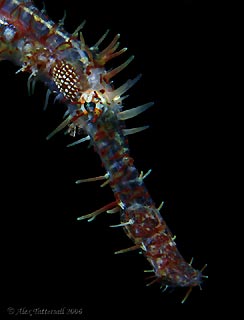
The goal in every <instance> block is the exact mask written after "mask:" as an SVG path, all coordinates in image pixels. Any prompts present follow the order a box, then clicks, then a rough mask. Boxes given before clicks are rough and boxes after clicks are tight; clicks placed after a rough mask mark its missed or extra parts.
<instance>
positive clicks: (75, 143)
mask: <svg viewBox="0 0 244 320" xmlns="http://www.w3.org/2000/svg"><path fill="white" fill-rule="evenodd" d="M89 140H91V138H90V137H89V136H86V137H84V138H81V139H79V140H77V141H75V142H72V143H70V144H67V146H66V147H68V148H69V147H73V146H75V145H77V144H79V143H82V142H85V141H89Z"/></svg>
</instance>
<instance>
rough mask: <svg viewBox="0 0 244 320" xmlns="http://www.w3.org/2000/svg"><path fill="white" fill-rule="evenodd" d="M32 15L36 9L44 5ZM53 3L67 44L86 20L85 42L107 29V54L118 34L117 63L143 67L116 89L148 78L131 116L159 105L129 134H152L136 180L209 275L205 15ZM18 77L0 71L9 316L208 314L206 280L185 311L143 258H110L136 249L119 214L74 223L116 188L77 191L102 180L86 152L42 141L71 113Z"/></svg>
mask: <svg viewBox="0 0 244 320" xmlns="http://www.w3.org/2000/svg"><path fill="white" fill-rule="evenodd" d="M54 2H55V4H54ZM36 3H37V4H38V6H39V8H40V6H41V2H40V1H39V2H36ZM45 3H46V9H47V12H48V15H49V16H50V18H52V19H53V20H54V21H58V20H59V19H61V18H62V16H63V12H64V10H66V13H67V18H66V22H65V27H66V29H67V31H69V32H72V31H74V29H75V28H76V27H77V26H78V25H79V24H80V23H81V21H82V20H83V19H86V20H87V24H86V26H85V28H84V32H83V34H84V37H85V39H86V42H87V44H88V45H90V46H91V45H93V44H94V43H95V42H96V41H97V40H98V39H99V37H100V36H101V35H102V34H103V33H104V32H105V30H106V29H108V28H109V29H110V30H111V31H110V33H109V36H108V38H107V42H106V41H105V42H106V44H108V43H109V41H111V39H112V37H113V36H114V34H116V33H120V34H121V47H122V46H126V47H128V52H126V53H125V54H124V57H121V58H118V59H117V61H118V63H119V62H121V61H123V59H125V58H127V57H129V55H130V54H134V55H135V60H134V61H133V62H132V63H131V64H130V66H129V67H127V68H126V70H124V71H123V72H122V73H121V74H120V75H118V76H117V77H116V78H115V79H114V84H115V86H119V85H120V84H122V83H123V82H124V81H126V80H127V79H128V78H133V77H135V76H136V75H137V74H138V73H142V75H143V77H142V79H141V80H140V82H139V83H137V84H136V85H135V86H134V87H133V88H132V89H131V90H130V92H129V93H130V97H129V98H128V99H127V100H125V105H126V107H128V108H129V107H134V106H137V105H139V104H142V103H146V102H149V101H155V105H154V107H152V108H151V109H150V110H148V111H147V112H146V113H144V114H142V115H140V116H139V117H137V119H133V120H130V121H128V122H127V123H128V127H134V126H140V125H146V124H149V125H150V129H148V130H147V131H145V132H142V133H138V134H137V135H134V136H131V137H130V139H129V142H130V148H131V155H132V157H133V158H134V159H135V165H136V166H137V168H138V170H143V171H144V172H146V171H147V170H149V169H150V168H151V169H152V173H151V174H150V176H149V177H148V178H147V179H146V185H147V187H148V189H149V192H150V194H151V196H152V197H153V199H154V201H155V202H156V203H157V204H158V205H159V204H160V202H161V201H162V200H164V201H165V205H164V208H163V209H162V211H161V213H162V215H163V217H164V219H165V220H166V222H167V224H168V225H169V227H170V229H171V230H172V232H173V233H175V234H176V235H177V238H176V243H177V245H178V248H179V250H180V252H181V253H182V255H183V256H184V257H185V259H186V260H188V261H190V260H191V258H192V257H194V262H193V266H195V267H196V268H197V269H201V268H202V267H203V265H204V264H205V263H208V239H209V230H208V229H209V218H210V211H211V207H210V205H209V199H210V197H211V194H209V191H208V190H209V189H208V186H209V184H210V182H209V174H208V170H209V165H210V162H211V155H210V153H209V152H208V146H207V141H206V135H207V133H208V125H207V121H206V118H207V116H206V113H205V112H206V111H205V110H206V109H205V108H206V101H205V94H206V92H207V91H208V84H207V82H206V74H205V73H206V71H205V70H206V62H205V55H206V48H205V43H206V38H205V37H206V35H205V30H206V28H207V25H208V21H207V17H206V16H205V15H204V10H205V8H204V7H202V8H201V7H199V6H198V7H197V6H196V5H195V4H194V3H193V2H192V1H182V2H177V3H176V2H168V1H166V2H163V3H162V4H160V3H157V2H156V1H150V2H147V3H145V4H143V3H142V2H138V4H132V2H131V3H130V4H128V3H125V2H123V1H121V2H118V1H114V2H113V3H112V4H111V3H109V2H104V3H102V2H100V3H98V4H97V3H91V2H86V3H82V2H81V1H79V2H78V1H76V0H69V1H65V0H64V1H45ZM117 61H116V60H114V61H113V62H112V63H111V65H116V62H117ZM16 70H17V68H16V67H15V66H14V65H12V64H11V63H9V62H1V65H0V72H1V77H0V82H1V119H2V121H1V123H2V126H1V131H2V132H1V208H2V209H1V220H2V223H1V228H2V230H1V231H2V232H1V234H2V241H1V247H2V259H1V264H2V270H3V271H2V285H1V290H2V291H3V294H2V296H4V300H5V301H2V302H3V307H2V311H3V313H5V314H6V313H7V311H6V310H7V308H8V307H13V308H15V309H16V310H17V309H18V308H21V307H22V308H23V307H26V308H27V309H33V308H48V309H49V310H50V309H58V308H61V307H66V308H77V309H80V308H82V309H83V316H82V317H83V319H100V318H107V319H109V318H111V319H112V318H113V319H116V318H117V317H118V316H119V315H121V316H123V317H124V318H127V319H139V318H143V319H144V318H145V319H147V318H150V319H154V317H157V318H164V319H165V316H169V315H170V316H171V317H172V316H173V315H174V313H175V312H176V310H179V309H184V310H186V315H187V316H190V315H191V312H189V310H192V309H190V307H191V308H192V307H193V306H197V307H198V308H199V309H198V310H201V312H204V311H205V312H206V310H207V308H206V307H207V306H208V294H207V292H208V291H207V289H208V288H207V287H208V280H207V281H206V280H205V281H204V282H203V284H202V290H199V288H195V289H194V290H193V292H192V293H191V295H190V296H189V298H188V300H187V301H186V303H185V305H183V306H182V305H181V303H180V301H181V300H182V298H183V297H184V295H185V293H186V289H181V288H179V289H178V288H176V289H175V290H173V291H172V292H170V291H166V292H165V293H161V292H160V289H159V287H158V286H157V285H153V286H151V287H146V286H145V284H146V283H147V280H146V277H147V276H148V275H149V274H145V273H144V272H143V270H144V269H148V268H149V269H150V266H149V265H148V264H147V262H146V261H145V259H144V258H143V257H142V256H140V255H139V254H138V253H137V252H133V253H128V254H124V255H114V254H113V252H114V251H116V250H120V249H122V248H126V247H129V246H130V245H131V242H130V240H129V239H127V237H126V236H125V234H124V233H123V230H122V229H119V228H118V229H113V228H109V225H111V224H117V223H119V217H118V216H117V215H116V214H115V215H107V214H104V215H101V216H99V217H98V218H97V219H96V220H94V221H93V222H91V223H88V222H86V221H80V222H79V221H77V220H76V218H77V217H78V216H80V215H83V214H87V213H89V212H91V211H93V210H96V209H98V208H99V207H101V206H103V205H105V204H107V203H109V202H111V201H113V195H112V192H111V190H110V189H109V187H105V188H100V187H99V183H92V184H83V185H79V186H77V185H75V183H74V181H75V180H76V179H79V178H87V177H91V176H96V175H102V174H104V171H103V168H102V167H101V164H100V160H99V158H98V156H97V155H96V154H95V153H94V152H93V150H92V148H90V149H88V148H87V145H88V144H86V143H84V145H79V146H76V147H74V148H66V145H67V143H70V142H71V141H72V140H71V138H69V137H66V136H63V133H59V134H58V135H56V136H55V137H54V138H53V139H51V140H50V141H46V140H45V137H46V136H47V135H48V134H49V133H50V131H52V130H53V129H54V128H55V127H56V126H57V125H58V124H59V123H60V122H61V121H62V115H63V112H64V110H65V108H64V106H62V105H61V104H58V103H56V104H53V102H52V99H50V103H49V107H48V109H47V111H46V112H43V104H44V100H45V87H44V86H43V84H41V83H37V85H36V89H35V93H34V95H33V96H30V97H29V96H28V93H27V86H26V84H27V78H28V75H27V74H18V75H15V72H16ZM205 273H206V274H208V273H209V270H208V269H206V271H205ZM192 312H193V311H192ZM77 317H78V316H77ZM82 317H81V318H82ZM22 318H23V317H22ZM37 318H38V317H37ZM38 319H40V316H39V318H38ZM45 319H46V317H45Z"/></svg>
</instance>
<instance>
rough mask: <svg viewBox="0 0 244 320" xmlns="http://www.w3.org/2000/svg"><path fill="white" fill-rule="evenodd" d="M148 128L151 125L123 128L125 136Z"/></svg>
mask: <svg viewBox="0 0 244 320" xmlns="http://www.w3.org/2000/svg"><path fill="white" fill-rule="evenodd" d="M148 128H149V126H143V127H138V128H131V129H124V130H123V134H124V135H125V136H128V135H129V134H134V133H137V132H141V131H143V130H146V129H148Z"/></svg>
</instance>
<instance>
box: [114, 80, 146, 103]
mask: <svg viewBox="0 0 244 320" xmlns="http://www.w3.org/2000/svg"><path fill="white" fill-rule="evenodd" d="M141 76H142V75H141V74H139V75H138V76H137V77H135V78H134V79H129V80H127V81H126V83H124V84H122V86H120V87H119V88H117V89H116V90H114V91H113V92H112V96H111V99H112V100H116V99H119V98H120V96H122V95H123V94H124V93H125V92H126V91H128V90H129V89H130V88H131V87H132V86H134V84H136V83H137V81H139V80H140V79H141Z"/></svg>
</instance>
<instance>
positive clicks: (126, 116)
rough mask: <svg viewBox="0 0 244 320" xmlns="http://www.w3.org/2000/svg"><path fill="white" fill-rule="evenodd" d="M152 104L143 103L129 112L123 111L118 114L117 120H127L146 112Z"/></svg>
mask: <svg viewBox="0 0 244 320" xmlns="http://www.w3.org/2000/svg"><path fill="white" fill-rule="evenodd" d="M153 104H154V103H153V102H149V103H145V104H143V105H141V106H138V107H136V108H133V109H130V110H125V111H122V112H119V113H118V119H119V120H127V119H131V118H134V117H136V116H137V115H138V114H140V113H142V112H144V111H146V110H147V109H148V108H150V107H151V106H152V105H153Z"/></svg>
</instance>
